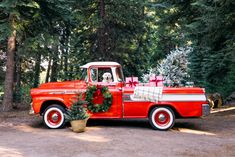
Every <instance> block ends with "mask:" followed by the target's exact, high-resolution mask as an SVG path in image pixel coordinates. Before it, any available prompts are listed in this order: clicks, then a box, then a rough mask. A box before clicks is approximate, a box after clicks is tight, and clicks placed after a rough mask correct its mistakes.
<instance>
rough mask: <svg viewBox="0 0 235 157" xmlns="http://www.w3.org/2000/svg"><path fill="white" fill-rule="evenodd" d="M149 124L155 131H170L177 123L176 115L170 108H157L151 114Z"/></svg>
mask: <svg viewBox="0 0 235 157" xmlns="http://www.w3.org/2000/svg"><path fill="white" fill-rule="evenodd" d="M149 122H150V124H151V126H152V127H153V129H156V130H168V129H170V128H172V127H173V125H174V123H175V114H174V112H173V111H172V110H171V109H170V108H169V107H155V108H153V109H152V110H151V112H150V114H149Z"/></svg>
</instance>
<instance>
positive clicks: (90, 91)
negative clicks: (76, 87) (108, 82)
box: [85, 85, 112, 113]
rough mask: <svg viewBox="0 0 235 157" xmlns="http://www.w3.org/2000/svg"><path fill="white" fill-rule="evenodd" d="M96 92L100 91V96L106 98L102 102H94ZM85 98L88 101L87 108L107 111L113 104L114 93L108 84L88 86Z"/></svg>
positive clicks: (94, 110)
mask: <svg viewBox="0 0 235 157" xmlns="http://www.w3.org/2000/svg"><path fill="white" fill-rule="evenodd" d="M96 92H97V93H98V96H103V98H104V100H103V103H102V104H94V102H93V100H94V94H95V93H96ZM101 94H102V95H101ZM85 100H86V101H87V102H88V104H87V108H88V110H90V111H91V112H94V113H97V112H106V111H108V110H109V108H110V106H111V105H112V94H111V93H110V92H109V89H108V87H106V86H95V85H93V86H88V87H87V90H86V98H85Z"/></svg>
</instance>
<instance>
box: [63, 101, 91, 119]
mask: <svg viewBox="0 0 235 157" xmlns="http://www.w3.org/2000/svg"><path fill="white" fill-rule="evenodd" d="M86 104H87V102H86V101H84V100H81V99H80V98H79V99H78V100H77V101H75V102H74V103H73V104H72V105H71V107H70V109H67V113H66V114H65V119H66V121H67V122H70V121H73V120H84V119H87V118H89V114H88V113H87V105H86Z"/></svg>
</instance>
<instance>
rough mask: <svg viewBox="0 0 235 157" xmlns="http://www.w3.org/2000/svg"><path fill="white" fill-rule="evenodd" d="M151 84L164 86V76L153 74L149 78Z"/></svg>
mask: <svg viewBox="0 0 235 157" xmlns="http://www.w3.org/2000/svg"><path fill="white" fill-rule="evenodd" d="M149 85H150V86H156V87H163V77H162V76H156V75H152V76H150V78H149Z"/></svg>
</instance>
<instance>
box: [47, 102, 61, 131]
mask: <svg viewBox="0 0 235 157" xmlns="http://www.w3.org/2000/svg"><path fill="white" fill-rule="evenodd" d="M64 113H65V109H64V108H63V107H62V106H59V105H51V106H49V107H47V108H46V110H45V111H44V114H43V122H44V124H45V125H46V126H47V127H48V128H50V129H58V128H62V127H63V126H64V124H65V117H64Z"/></svg>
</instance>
